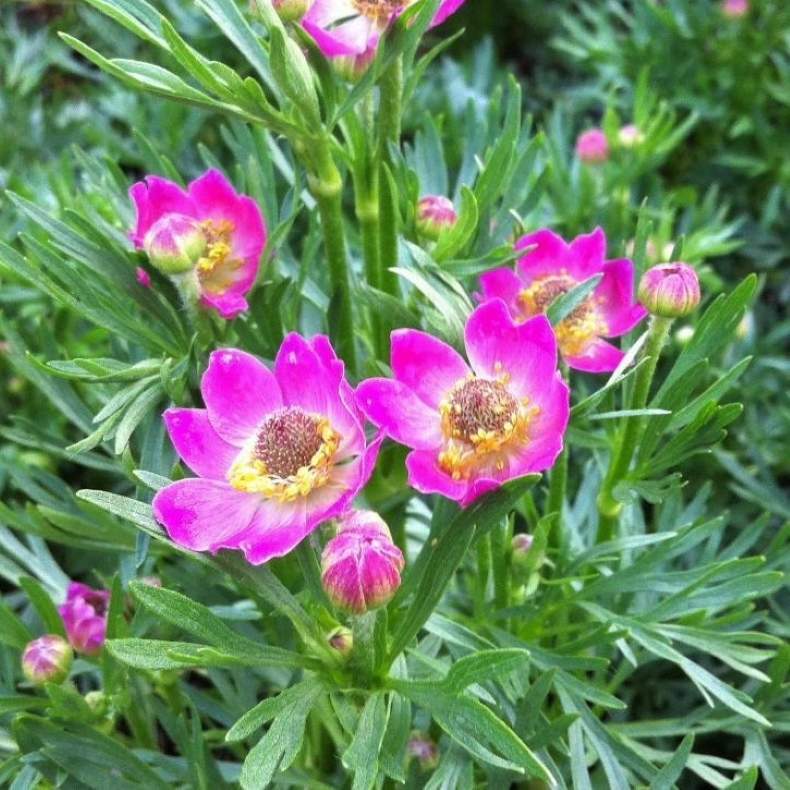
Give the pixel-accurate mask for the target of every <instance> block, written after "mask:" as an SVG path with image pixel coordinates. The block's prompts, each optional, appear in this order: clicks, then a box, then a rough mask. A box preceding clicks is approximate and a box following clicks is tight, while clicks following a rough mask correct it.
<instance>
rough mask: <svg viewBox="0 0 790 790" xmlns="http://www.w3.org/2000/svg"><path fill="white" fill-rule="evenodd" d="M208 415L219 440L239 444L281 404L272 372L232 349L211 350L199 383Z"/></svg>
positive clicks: (280, 396) (253, 358) (248, 356)
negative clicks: (206, 366)
mask: <svg viewBox="0 0 790 790" xmlns="http://www.w3.org/2000/svg"><path fill="white" fill-rule="evenodd" d="M200 391H201V392H202V393H203V400H204V402H205V404H206V410H207V411H208V417H209V420H210V421H211V425H212V426H213V428H214V430H215V431H216V432H217V433H218V434H219V435H220V437H221V438H222V439H224V440H225V441H226V442H229V443H230V444H233V445H235V446H237V447H240V446H241V445H242V444H244V442H245V441H246V440H247V439H249V438H250V436H252V434H253V433H254V432H255V429H256V428H257V427H258V425H259V424H260V422H261V421H262V420H263V418H264V417H265V416H266V415H267V414H269V413H271V412H272V411H274V410H275V409H278V408H280V407H281V406H282V404H283V398H282V395H281V392H280V387H279V385H278V383H277V380H276V379H275V377H274V375H273V374H272V372H271V371H270V370H268V368H266V366H265V365H264V364H263V363H262V362H259V361H258V360H257V359H256V358H255V357H253V356H252V355H250V354H246V353H244V352H243V351H238V350H236V349H221V350H219V351H214V352H212V354H211V356H210V358H209V364H208V368H207V369H206V372H205V373H204V374H203V379H202V380H201V382H200Z"/></svg>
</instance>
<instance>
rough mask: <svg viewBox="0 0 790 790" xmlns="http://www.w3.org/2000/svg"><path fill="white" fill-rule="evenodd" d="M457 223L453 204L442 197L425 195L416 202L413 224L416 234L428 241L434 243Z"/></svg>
mask: <svg viewBox="0 0 790 790" xmlns="http://www.w3.org/2000/svg"><path fill="white" fill-rule="evenodd" d="M457 221H458V214H456V212H455V207H454V206H453V202H452V200H450V199H449V198H447V197H445V196H444V195H426V196H425V197H421V198H420V199H419V200H418V201H417V206H416V210H415V217H414V223H415V225H416V227H417V232H418V233H419V234H420V235H421V236H423V237H424V238H426V239H428V240H429V241H436V240H437V239H438V238H439V236H441V234H442V233H443V232H444V231H445V230H449V229H450V228H452V227H453V225H455V223H456V222H457Z"/></svg>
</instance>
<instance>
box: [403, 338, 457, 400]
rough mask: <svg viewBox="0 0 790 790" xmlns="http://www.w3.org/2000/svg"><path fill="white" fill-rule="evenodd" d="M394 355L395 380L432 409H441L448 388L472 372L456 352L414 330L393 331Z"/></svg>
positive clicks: (439, 341) (435, 339)
mask: <svg viewBox="0 0 790 790" xmlns="http://www.w3.org/2000/svg"><path fill="white" fill-rule="evenodd" d="M391 354H392V374H393V376H394V377H395V379H397V380H398V381H399V382H401V383H402V384H403V385H405V386H406V387H408V388H409V389H410V390H411V391H412V392H414V393H415V394H416V395H417V396H418V397H419V398H420V399H421V400H422V401H423V403H425V404H426V405H427V406H429V407H430V408H432V409H438V407H439V404H440V403H441V402H442V400H443V399H444V396H445V394H446V393H447V391H448V390H450V389H452V387H453V386H454V385H455V384H456V383H457V382H458V381H459V380H461V379H463V378H465V377H466V376H468V375H469V373H470V371H469V365H467V364H466V362H465V361H464V359H463V357H462V356H461V355H460V354H459V353H458V352H457V351H455V350H454V349H453V348H451V347H450V346H448V345H447V344H446V343H443V342H442V341H441V340H438V339H437V338H435V337H432V336H431V335H428V334H426V333H425V332H418V331H417V330H415V329H398V330H396V331H395V332H393V333H392V352H391Z"/></svg>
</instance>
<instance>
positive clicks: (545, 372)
mask: <svg viewBox="0 0 790 790" xmlns="http://www.w3.org/2000/svg"><path fill="white" fill-rule="evenodd" d="M464 335H465V343H466V353H467V356H468V357H469V362H470V363H471V365H472V368H473V369H474V371H475V373H477V374H478V375H482V376H484V377H486V378H491V379H497V378H499V377H500V376H502V375H503V374H507V375H508V377H509V381H508V388H509V389H510V390H511V391H512V392H515V393H521V394H528V393H530V392H531V391H532V390H533V389H534V388H535V387H536V386H540V384H541V383H542V382H545V381H546V380H548V379H549V378H550V377H551V376H552V375H553V373H554V371H555V370H556V368H557V345H556V341H555V339H554V332H553V331H552V328H551V324H550V323H549V321H548V319H547V318H546V316H544V315H538V316H535V317H533V318H530V319H529V320H528V321H526V322H524V323H523V324H516V323H515V322H514V321H513V319H512V318H511V317H510V314H509V313H508V310H507V307H505V304H504V302H502V301H501V300H499V299H494V300H492V301H490V302H486V303H485V304H482V305H480V307H478V308H477V309H476V310H474V312H473V313H472V314H471V315H470V316H469V318H468V319H467V322H466V327H465V331H464Z"/></svg>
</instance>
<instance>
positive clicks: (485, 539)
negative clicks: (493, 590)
mask: <svg viewBox="0 0 790 790" xmlns="http://www.w3.org/2000/svg"><path fill="white" fill-rule="evenodd" d="M490 576H491V535H490V534H489V533H486V534H485V535H481V536H480V537H479V538H478V539H477V575H476V576H475V600H474V607H475V620H478V621H480V622H482V621H483V620H485V617H486V600H487V597H488V580H489V578H490Z"/></svg>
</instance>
